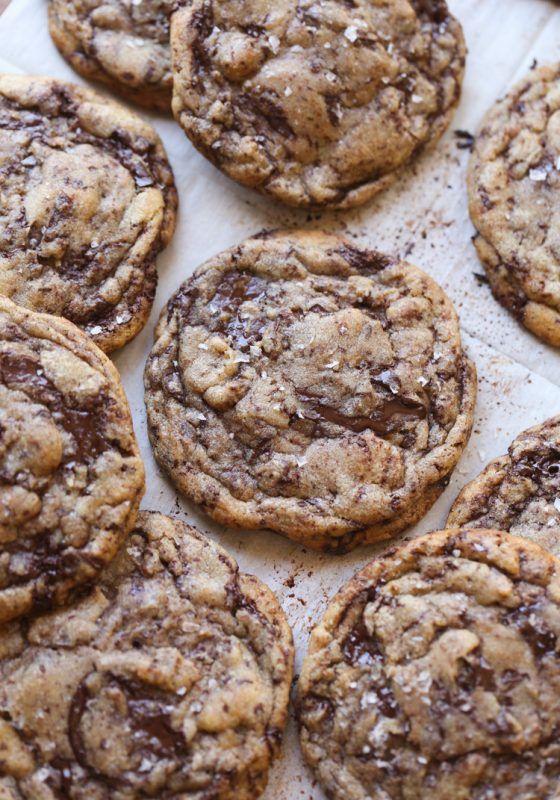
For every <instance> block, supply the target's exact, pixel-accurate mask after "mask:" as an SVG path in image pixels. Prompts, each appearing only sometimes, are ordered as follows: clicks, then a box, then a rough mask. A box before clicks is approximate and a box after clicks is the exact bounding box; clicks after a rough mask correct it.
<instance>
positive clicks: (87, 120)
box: [0, 75, 177, 352]
mask: <svg viewBox="0 0 560 800" xmlns="http://www.w3.org/2000/svg"><path fill="white" fill-rule="evenodd" d="M176 205H177V198H176V192H175V187H174V183H173V174H172V172H171V168H170V166H169V164H168V162H167V158H166V155H165V151H164V149H163V145H162V144H161V141H160V139H159V137H158V135H157V134H156V132H155V130H154V129H153V128H152V127H151V125H148V124H147V123H145V122H143V121H142V120H141V119H140V118H139V117H137V116H136V115H135V114H132V113H131V112H129V111H127V110H126V109H125V108H123V107H122V106H119V105H117V104H116V103H113V102H110V101H108V100H106V99H105V98H103V97H102V96H101V95H99V94H97V93H95V92H92V91H90V90H87V89H81V88H80V87H78V86H74V85H73V84H68V83H63V82H61V81H58V80H54V79H51V78H36V77H26V76H20V75H0V294H3V295H5V296H7V297H9V298H11V299H12V300H14V301H15V302H16V303H18V304H19V305H22V306H25V307H26V308H30V309H32V310H35V311H42V312H47V313H49V314H56V315H59V316H64V317H66V318H67V319H70V320H71V321H72V322H74V323H76V324H77V325H79V327H81V328H82V329H83V330H84V331H86V333H88V334H89V335H90V336H91V337H92V338H93V339H94V340H95V342H96V344H98V345H99V347H101V348H102V349H103V350H105V351H107V352H108V351H110V350H114V349H115V348H117V347H120V346H121V345H123V344H125V343H126V342H128V341H129V340H130V339H132V337H133V336H135V335H136V334H137V333H138V332H139V331H140V330H141V329H142V327H143V326H144V324H145V322H146V320H147V318H148V315H149V313H150V309H151V307H152V302H153V297H154V293H155V288H156V282H157V272H156V256H157V255H158V253H159V252H160V250H162V248H163V247H164V246H165V245H166V244H167V243H168V241H169V240H170V238H171V235H172V233H173V228H174V225H175V212H176Z"/></svg>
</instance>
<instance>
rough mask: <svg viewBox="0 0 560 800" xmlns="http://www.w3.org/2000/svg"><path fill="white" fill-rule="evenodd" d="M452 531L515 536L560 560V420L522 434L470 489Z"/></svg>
mask: <svg viewBox="0 0 560 800" xmlns="http://www.w3.org/2000/svg"><path fill="white" fill-rule="evenodd" d="M447 527H449V528H455V527H457V528H459V527H468V528H496V529H498V530H501V531H510V532H511V533H514V534H515V535H516V536H525V537H527V538H528V539H533V540H534V541H535V542H537V544H540V545H542V546H543V547H546V548H547V550H551V551H552V552H553V553H555V554H560V417H552V419H549V420H547V421H546V422H543V423H542V424H541V425H536V426H535V427H534V428H530V429H529V430H527V431H524V432H523V433H520V434H519V436H517V438H516V439H514V441H513V442H512V443H511V445H510V447H509V448H508V453H507V455H505V456H501V457H500V458H496V459H494V461H491V462H490V463H489V464H488V466H487V467H486V468H485V469H484V470H483V471H482V472H481V473H480V475H479V476H478V477H476V478H475V479H474V480H473V481H471V482H470V483H468V484H467V485H466V486H465V487H464V489H463V490H462V492H461V494H460V495H459V496H458V498H457V499H456V500H455V503H454V504H453V508H452V509H451V511H450V512H449V517H448V518H447Z"/></svg>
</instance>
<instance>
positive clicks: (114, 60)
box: [49, 0, 174, 111]
mask: <svg viewBox="0 0 560 800" xmlns="http://www.w3.org/2000/svg"><path fill="white" fill-rule="evenodd" d="M173 5H174V2H173V0H49V30H50V33H51V36H52V38H53V40H54V42H55V44H56V46H57V47H58V49H59V50H60V52H61V54H62V55H63V56H64V58H65V59H66V60H67V61H69V62H70V64H71V65H72V66H73V67H74V69H75V70H76V71H77V72H79V73H80V74H81V75H83V76H84V77H86V78H90V79H93V80H98V81H102V82H103V83H106V84H109V86H110V87H111V88H112V89H114V90H115V91H118V92H120V93H121V94H122V95H124V96H125V97H126V98H128V99H129V100H133V101H134V102H136V103H139V104H141V105H143V106H147V107H149V108H154V109H157V110H160V111H169V110H170V108H171V88H172V83H173V79H172V75H171V52H170V47H169V18H170V16H171V11H172V10H173Z"/></svg>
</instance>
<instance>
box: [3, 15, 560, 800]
mask: <svg viewBox="0 0 560 800" xmlns="http://www.w3.org/2000/svg"><path fill="white" fill-rule="evenodd" d="M449 5H450V7H451V9H452V11H453V12H454V13H455V14H456V15H457V17H458V18H459V19H460V20H461V22H462V23H463V26H464V29H465V35H466V39H467V44H468V47H469V57H468V61H467V75H466V81H465V86H464V92H463V99H462V102H461V106H460V108H459V110H458V112H457V114H456V116H455V119H454V120H453V123H452V126H451V130H450V131H449V132H448V133H447V135H446V136H445V138H444V140H443V141H442V142H441V143H440V145H439V146H438V147H437V149H436V150H435V151H434V152H432V153H430V154H426V155H425V156H424V157H422V158H421V159H420V161H418V162H417V163H416V164H415V165H414V166H413V167H411V168H410V169H408V170H406V171H405V172H404V173H403V175H402V177H401V178H400V179H399V181H398V182H397V183H396V184H395V186H394V187H393V188H392V189H390V190H389V191H388V192H385V193H384V194H382V195H381V196H379V197H378V198H376V199H375V200H374V201H373V202H372V203H370V204H369V205H368V206H366V207H365V208H363V209H359V210H356V211H353V212H346V213H342V212H337V213H323V214H313V215H309V214H307V213H305V212H297V211H290V210H286V209H283V208H282V207H280V206H277V205H275V204H274V203H273V202H271V201H268V200H266V199H263V198H262V197H260V196H258V195H256V194H254V193H253V192H251V191H249V190H246V189H243V188H241V187H239V186H237V185H236V184H234V183H232V182H231V181H229V180H228V179H227V178H225V177H224V176H223V175H221V174H220V173H219V172H218V171H217V170H215V169H214V168H213V167H212V166H210V165H209V164H208V163H206V161H205V160H204V159H203V158H202V157H201V156H200V155H199V154H198V153H197V152H196V151H195V150H194V148H193V147H192V146H191V144H190V143H189V142H188V140H187V139H186V137H185V136H184V135H183V133H182V131H181V130H180V128H179V127H178V126H177V125H176V124H175V123H174V122H173V121H171V120H170V119H167V118H164V117H159V116H155V115H150V114H144V115H145V116H147V117H149V118H150V119H152V121H153V122H154V124H155V126H156V128H157V129H158V131H159V133H160V135H161V137H162V139H163V141H164V143H165V145H166V148H167V151H168V154H169V157H170V161H171V163H172V166H173V169H174V171H175V178H176V182H177V188H178V190H179V196H180V201H181V208H180V215H179V224H178V229H177V233H176V235H175V238H174V240H173V242H172V244H171V246H170V247H169V248H168V250H167V251H166V252H165V253H164V254H163V255H162V256H161V257H160V260H159V273H160V282H159V288H158V293H157V297H156V301H155V304H154V310H153V313H152V316H151V319H150V321H149V323H148V325H147V326H146V328H145V330H144V331H143V332H142V333H141V334H140V335H139V336H138V337H137V338H136V339H135V340H134V341H133V342H132V343H130V344H129V345H128V346H126V347H125V348H124V349H123V350H121V351H120V352H118V353H117V354H115V355H114V361H115V364H116V365H117V367H118V369H119V370H120V373H121V375H122V378H123V382H124V385H125V388H126V391H127V394H128V398H129V401H130V404H131V407H132V413H133V416H134V422H135V428H136V433H137V436H138V438H139V442H140V447H141V450H142V455H143V457H144V460H145V463H146V471H147V480H148V486H147V491H146V496H145V498H144V502H143V507H144V508H146V509H155V510H158V511H161V512H163V513H167V514H170V515H172V516H177V517H179V518H181V519H185V520H186V521H188V522H190V523H193V524H195V525H197V526H198V527H199V528H200V529H201V530H202V531H204V532H206V533H207V534H208V535H210V536H211V537H213V538H215V539H216V540H218V541H219V542H220V543H221V544H223V545H224V546H225V547H227V548H228V549H229V550H230V551H231V552H232V553H233V555H235V557H236V558H237V559H238V561H239V563H240V565H241V567H242V569H244V570H246V571H249V572H253V573H255V574H257V575H258V576H259V577H260V578H262V579H263V580H265V581H266V582H267V583H268V584H269V585H270V586H271V587H272V588H273V589H274V590H275V591H276V592H277V594H278V596H279V598H280V601H281V603H282V605H283V607H284V610H285V611H286V613H287V615H288V618H289V621H290V623H291V625H292V627H293V630H294V636H295V640H296V647H297V664H296V673H297V670H298V667H299V664H300V663H301V659H302V657H303V655H304V653H305V648H306V645H307V640H308V636H309V631H310V629H311V627H312V626H313V623H314V621H315V620H317V619H318V618H319V616H320V615H321V614H322V612H323V610H324V608H325V605H326V603H327V601H328V599H329V598H330V597H331V596H332V595H333V594H334V592H335V591H336V590H337V589H338V587H339V586H340V585H341V584H342V583H343V582H344V581H345V580H347V579H348V578H349V577H350V576H351V575H352V574H353V573H354V572H355V571H356V570H357V569H358V568H359V567H361V566H362V565H363V564H364V563H366V561H368V560H369V559H370V558H371V557H372V556H373V555H374V554H375V553H376V552H377V551H378V550H379V549H380V548H375V547H374V548H372V547H370V548H363V549H361V550H358V551H355V552H354V553H352V554H349V555H346V556H342V557H340V556H339V557H333V556H325V555H321V554H316V553H312V552H307V551H306V550H305V549H302V548H301V547H300V546H298V545H295V544H292V543H290V542H288V541H286V540H284V539H282V538H281V537H279V536H276V535H274V534H272V533H268V532H249V533H244V532H239V531H233V530H228V529H225V528H222V527H220V526H217V525H214V524H213V523H212V522H211V521H209V520H208V519H207V518H206V517H204V516H201V515H200V514H198V513H197V512H196V510H195V509H194V508H193V507H190V506H189V505H188V504H187V503H185V502H184V501H182V500H181V498H180V497H178V496H177V494H176V492H175V491H174V489H173V487H172V486H171V484H170V483H169V482H168V481H167V480H166V479H165V478H164V477H163V475H162V474H161V473H160V471H159V469H158V467H157V465H156V463H155V461H154V459H153V456H152V453H151V449H150V446H149V443H148V439H147V433H146V417H145V411H144V401H143V386H142V372H143V368H144V363H145V360H146V357H147V354H148V352H149V350H150V347H151V343H152V337H153V328H154V324H155V321H156V319H157V315H158V313H159V310H160V309H161V307H162V306H163V305H164V303H165V302H166V300H167V298H168V297H169V295H170V294H171V293H172V292H173V291H174V290H175V289H176V288H177V286H178V285H179V283H181V282H182V281H183V280H184V279H185V277H187V276H188V275H189V274H191V272H192V271H193V270H194V269H195V267H196V266H197V265H198V264H200V263H201V262H202V261H204V260H205V259H206V258H209V257H210V256H212V255H213V254H215V253H217V252H219V251H220V250H222V249H224V248H226V247H230V246H231V245H233V244H235V243H237V242H239V241H241V240H242V239H243V238H245V237H246V236H249V235H251V234H254V233H256V232H257V231H259V230H261V229H262V228H277V227H307V228H321V227H323V228H326V229H327V230H333V231H338V232H340V233H343V234H345V235H346V236H348V237H350V238H351V239H352V240H354V241H355V242H356V244H358V245H360V244H362V245H367V246H370V247H374V248H377V249H380V250H385V251H387V252H390V253H395V254H398V255H401V256H403V255H406V256H407V258H408V259H409V260H410V261H412V262H413V263H415V264H417V265H418V266H419V267H421V268H422V269H424V270H425V271H426V272H428V273H429V274H430V275H432V276H433V277H434V278H435V279H436V280H438V281H439V282H440V283H441V284H442V286H443V287H444V288H445V289H446V291H447V292H448V293H449V295H450V297H451V298H452V300H453V301H454V302H455V304H456V307H457V309H458V311H459V314H460V317H461V325H462V329H463V337H464V343H465V347H466V350H467V351H468V353H469V355H470V356H471V358H473V359H474V361H475V362H476V364H477V367H478V372H479V398H478V406H477V412H476V421H475V426H474V432H473V436H472V438H471V441H470V443H469V445H468V448H467V450H466V452H465V454H464V455H463V458H462V459H461V462H460V463H459V466H458V467H457V469H456V470H455V473H454V475H453V477H452V479H451V482H450V484H449V486H448V488H447V490H446V491H445V493H444V494H443V496H442V497H441V498H440V499H439V501H438V502H437V503H436V505H435V506H434V507H433V508H432V510H431V511H430V513H429V514H428V515H427V516H426V517H425V518H424V519H423V520H422V521H421V522H420V523H419V524H418V525H416V526H415V527H414V528H413V529H411V530H410V531H409V532H408V533H407V534H406V535H407V536H410V535H419V534H422V533H425V532H427V531H430V530H434V529H437V528H439V527H441V526H442V525H443V523H444V522H445V519H446V516H447V511H448V509H449V507H450V506H451V503H452V501H453V499H454V498H455V497H456V495H457V493H458V490H459V489H460V488H461V486H463V484H464V483H466V482H467V481H468V480H470V479H471V478H473V477H474V476H475V475H477V474H478V472H479V471H480V470H481V468H482V467H483V466H484V464H486V462H487V461H489V460H490V459H491V458H493V457H495V456H497V455H500V454H501V453H503V452H505V450H506V449H507V446H508V444H509V442H510V441H511V440H512V439H513V438H514V436H515V435H517V433H519V432H520V431H521V430H524V429H525V428H527V427H529V426H530V425H533V424H535V423H537V422H540V421H542V420H544V419H545V418H547V417H549V416H551V415H552V414H556V413H560V353H558V352H557V351H555V350H553V349H552V348H549V347H547V346H546V345H544V344H542V343H540V342H539V341H538V340H537V339H535V338H534V337H533V336H531V335H530V334H529V333H527V332H526V331H525V330H524V329H522V328H521V327H520V326H518V324H517V323H516V322H515V321H514V320H513V319H512V318H511V317H510V316H509V315H508V314H507V312H505V311H504V310H503V309H502V308H501V307H500V306H499V305H498V304H497V303H496V302H495V301H494V300H493V298H492V297H491V295H490V292H489V290H488V287H486V286H484V285H479V282H477V280H476V279H475V277H474V274H473V273H475V272H481V271H482V270H481V267H480V264H479V263H478V261H477V258H476V255H475V252H474V249H473V247H472V244H471V241H470V239H471V236H472V233H473V229H472V225H471V223H470V221H469V219H468V213H467V201H466V189H465V172H466V165H467V160H468V151H465V150H459V149H458V148H457V140H456V138H455V137H454V135H453V130H456V129H464V130H469V131H474V130H476V129H477V127H478V125H479V123H480V120H481V118H482V115H483V114H484V112H485V111H486V109H487V108H488V106H489V105H490V104H491V103H492V102H493V101H494V100H495V99H496V98H497V97H498V96H500V95H501V94H502V93H503V92H504V91H505V90H506V89H507V87H508V86H510V85H511V83H512V82H513V81H514V80H517V79H518V78H520V77H522V75H523V74H524V72H526V71H527V70H528V69H529V67H530V65H531V64H532V62H533V60H534V59H537V61H538V62H539V63H544V62H546V61H556V60H559V59H560V10H558V9H557V7H556V6H555V5H554V3H553V2H547V0H506V2H504V0H449ZM0 69H2V70H4V71H7V72H18V71H23V72H27V73H36V74H47V75H53V76H56V77H59V78H66V79H69V80H74V81H76V82H81V83H84V81H82V80H81V79H80V78H79V77H78V76H77V75H76V74H75V73H74V72H73V71H72V70H71V69H70V67H68V66H67V64H66V63H65V62H64V61H63V59H62V58H61V57H60V56H59V54H58V53H57V51H56V49H55V48H54V46H53V44H52V43H51V41H50V38H49V35H48V31H47V21H46V0H12V3H11V5H10V6H9V8H8V10H7V11H6V12H5V14H4V15H3V16H2V17H1V18H0ZM292 584H293V585H292ZM264 798H265V800H320V799H321V798H323V794H322V792H321V790H320V789H319V788H318V787H317V786H316V785H315V782H314V781H313V779H312V776H311V775H310V773H309V772H308V771H307V769H306V768H305V766H304V765H303V763H302V760H301V757H300V753H299V747H298V743H297V736H296V730H295V725H294V722H293V718H291V719H290V724H289V728H288V732H287V736H286V741H285V746H284V750H283V755H282V758H281V759H279V760H278V761H277V762H276V764H275V766H274V768H273V770H272V773H271V777H270V782H269V787H268V789H267V791H266V793H265V795H264Z"/></svg>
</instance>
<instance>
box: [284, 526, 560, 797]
mask: <svg viewBox="0 0 560 800" xmlns="http://www.w3.org/2000/svg"><path fill="white" fill-rule="evenodd" d="M559 636H560V562H559V561H558V559H556V558H554V557H553V556H552V555H550V553H548V552H547V551H546V550H543V549H542V548H540V547H538V546H537V545H535V544H534V543H532V542H528V541H525V540H524V539H520V538H517V537H515V536H510V535H509V534H507V533H499V532H497V531H492V530H480V531H466V530H461V531H459V530H454V531H440V532H438V533H433V534H429V535H428V536H424V537H423V538H421V539H417V540H415V541H412V542H409V543H407V544H405V545H403V546H402V547H398V548H395V549H394V550H391V551H389V552H388V553H386V554H385V556H384V557H381V558H379V559H377V560H375V561H373V562H372V563H371V564H369V565H368V566H367V567H365V569H364V570H362V571H361V572H360V573H358V575H356V576H355V577H354V578H353V579H352V580H351V581H350V582H349V583H348V584H347V585H346V586H345V587H344V588H343V589H342V590H341V591H340V592H339V593H338V595H337V596H336V597H335V598H334V600H333V601H332V602H331V604H330V605H329V607H328V609H327V612H326V614H325V616H324V618H323V620H322V622H321V623H320V624H319V625H318V626H317V627H316V628H315V630H314V631H313V633H312V636H311V641H310V645H309V651H308V653H307V657H306V658H305V661H304V663H303V667H302V672H301V678H300V681H299V692H298V711H299V721H300V726H301V744H302V748H303V754H304V756H305V759H306V760H307V762H308V763H309V764H310V765H311V767H312V769H313V771H314V773H315V775H316V776H317V778H318V780H319V781H320V783H321V784H322V786H323V787H324V789H325V791H326V793H327V796H328V797H329V798H331V800H397V798H399V799H400V798H410V800H412V798H414V799H415V800H416V798H418V799H419V798H429V800H512V798H515V800H537V798H538V800H553V798H556V797H558V792H559V791H560V742H559V740H558V729H559V727H560V698H559V694H558V685H559V682H560V656H559V653H558V637H559Z"/></svg>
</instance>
